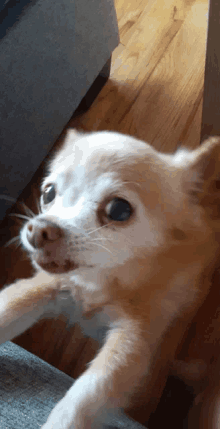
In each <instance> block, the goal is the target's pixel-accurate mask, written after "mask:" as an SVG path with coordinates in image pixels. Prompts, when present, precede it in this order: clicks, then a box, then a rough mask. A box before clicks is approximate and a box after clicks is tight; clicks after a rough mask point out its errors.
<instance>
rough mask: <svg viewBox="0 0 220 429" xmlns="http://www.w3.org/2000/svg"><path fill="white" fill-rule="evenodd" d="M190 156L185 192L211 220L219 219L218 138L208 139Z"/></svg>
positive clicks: (219, 166) (219, 157) (219, 161)
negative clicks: (202, 208)
mask: <svg viewBox="0 0 220 429" xmlns="http://www.w3.org/2000/svg"><path fill="white" fill-rule="evenodd" d="M191 154H192V157H191V159H190V160H189V165H188V167H187V177H186V176H185V179H186V181H185V185H186V186H187V192H188V193H189V194H190V196H191V197H192V198H193V199H194V201H195V202H196V203H197V204H199V205H201V206H203V207H204V208H205V209H206V211H207V212H208V214H209V216H210V217H211V218H212V219H213V220H214V219H216V220H217V219H220V137H210V138H209V139H208V140H206V141H205V142H204V143H203V144H202V145H201V146H200V147H199V148H197V149H196V150H195V151H194V152H192V153H191Z"/></svg>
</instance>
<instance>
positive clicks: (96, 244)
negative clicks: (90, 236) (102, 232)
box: [88, 241, 112, 254]
mask: <svg viewBox="0 0 220 429" xmlns="http://www.w3.org/2000/svg"><path fill="white" fill-rule="evenodd" d="M88 243H90V244H94V245H95V246H99V247H102V248H103V249H105V250H107V252H109V253H111V254H112V252H111V250H109V249H107V247H105V246H102V245H101V244H98V243H93V242H92V241H89V242H88Z"/></svg>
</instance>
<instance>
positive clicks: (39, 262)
mask: <svg viewBox="0 0 220 429" xmlns="http://www.w3.org/2000/svg"><path fill="white" fill-rule="evenodd" d="M33 262H34V264H35V265H36V266H38V267H40V268H42V269H43V270H44V271H47V272H48V273H51V274H65V273H68V272H70V271H74V270H76V268H78V265H77V264H76V263H75V262H73V261H71V260H69V259H66V260H64V261H63V263H62V264H61V263H58V262H57V261H54V260H47V258H40V257H37V256H36V257H34V258H33Z"/></svg>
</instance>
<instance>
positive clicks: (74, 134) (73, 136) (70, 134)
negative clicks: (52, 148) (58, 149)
mask: <svg viewBox="0 0 220 429" xmlns="http://www.w3.org/2000/svg"><path fill="white" fill-rule="evenodd" d="M83 134H84V133H83V132H82V131H78V130H76V129H75V128H69V129H68V130H67V132H66V136H65V142H67V141H71V142H72V143H74V141H76V140H77V139H79V138H80V137H82V136H83Z"/></svg>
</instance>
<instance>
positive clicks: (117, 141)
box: [21, 131, 220, 287]
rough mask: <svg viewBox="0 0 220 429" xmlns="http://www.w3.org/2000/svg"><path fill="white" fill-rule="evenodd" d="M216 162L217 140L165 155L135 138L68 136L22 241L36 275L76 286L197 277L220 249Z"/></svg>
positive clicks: (106, 134) (218, 158)
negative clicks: (69, 280)
mask: <svg viewBox="0 0 220 429" xmlns="http://www.w3.org/2000/svg"><path fill="white" fill-rule="evenodd" d="M219 161H220V139H219V138H211V139H210V140H209V141H208V142H206V143H205V144H203V145H202V146H201V147H199V148H198V149H196V150H194V151H191V152H189V151H187V150H180V151H177V153H175V154H173V155H168V154H166V155H165V154H162V153H159V152H157V151H156V150H154V149H153V148H152V147H151V146H149V145H148V144H146V143H144V142H141V141H139V140H137V139H135V138H133V137H130V136H126V135H121V134H118V133H112V132H98V133H92V134H79V135H78V134H76V133H75V132H74V131H70V132H69V134H68V136H67V138H66V142H65V145H64V147H63V148H62V150H61V151H60V152H59V153H58V154H57V155H56V157H55V158H54V159H53V160H52V162H51V163H50V172H49V175H48V177H47V178H46V179H45V180H44V182H43V185H42V196H41V210H42V213H40V214H39V215H37V216H36V217H35V218H34V219H31V220H30V221H29V222H28V223H27V224H26V225H25V226H24V228H23V230H22V232H21V238H22V242H23V244H24V246H25V248H26V249H27V250H28V251H29V252H30V255H31V258H32V261H33V263H34V264H35V265H36V266H37V267H38V268H39V267H40V268H42V269H44V270H46V271H49V272H52V273H54V274H62V275H64V276H65V275H66V276H67V277H71V276H72V277H73V278H74V279H75V281H76V282H79V283H80V282H87V283H90V284H93V285H97V284H99V285H102V286H103V285H104V284H107V283H108V282H109V281H110V280H111V279H113V278H116V279H118V280H119V281H120V282H121V284H125V285H126V287H128V286H129V285H130V286H131V287H134V284H136V283H138V281H140V282H141V281H142V280H143V279H144V281H148V279H149V278H151V279H153V278H157V276H158V274H159V273H160V275H161V276H162V277H160V278H161V280H163V281H164V282H165V281H166V276H167V275H168V276H169V275H170V274H169V271H170V269H169V267H172V275H173V273H175V272H176V271H178V270H182V271H183V272H184V270H189V272H190V267H191V266H193V267H195V266H200V265H201V264H202V265H204V264H205V265H207V263H209V262H210V261H211V260H212V258H213V255H214V254H215V252H216V249H217V247H218V243H217V240H216V235H215V234H216V233H217V232H218V231H219V229H220V190H219V184H220V180H219V177H220V176H219V172H220V169H219V167H220V162H219ZM155 276H156V277H155ZM161 280H160V281H161ZM156 282H157V283H158V280H157V281H156Z"/></svg>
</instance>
